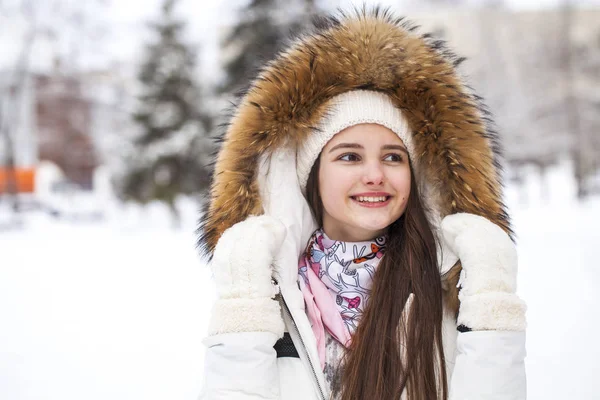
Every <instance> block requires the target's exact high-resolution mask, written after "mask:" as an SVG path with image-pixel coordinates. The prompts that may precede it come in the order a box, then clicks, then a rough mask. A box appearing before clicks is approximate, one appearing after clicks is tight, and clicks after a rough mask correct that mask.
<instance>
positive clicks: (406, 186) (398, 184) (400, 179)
mask: <svg viewBox="0 0 600 400" xmlns="http://www.w3.org/2000/svg"><path fill="white" fill-rule="evenodd" d="M411 184H412V182H411V179H410V170H409V169H407V170H406V171H403V173H401V174H396V175H395V176H394V177H393V181H392V185H393V186H394V189H395V190H396V193H398V194H399V196H400V198H401V199H402V201H403V202H406V201H407V200H408V196H409V194H410V185H411Z"/></svg>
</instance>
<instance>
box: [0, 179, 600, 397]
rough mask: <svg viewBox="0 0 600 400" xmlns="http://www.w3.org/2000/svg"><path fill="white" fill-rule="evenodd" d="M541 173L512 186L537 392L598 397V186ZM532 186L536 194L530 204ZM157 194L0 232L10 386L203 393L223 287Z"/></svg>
mask: <svg viewBox="0 0 600 400" xmlns="http://www.w3.org/2000/svg"><path fill="white" fill-rule="evenodd" d="M536 179H537V178H535V176H534V175H531V176H530V178H529V179H528V181H527V182H526V184H525V189H524V190H525V192H523V191H522V190H520V191H518V190H517V188H515V187H510V188H509V190H508V191H507V199H508V202H509V204H510V207H511V211H512V215H513V220H514V226H515V230H516V232H517V235H518V243H519V246H518V250H519V256H520V274H519V285H520V286H519V292H520V294H521V295H522V297H523V298H524V299H525V300H526V301H527V302H528V304H529V312H528V320H529V329H528V343H527V348H528V358H527V372H528V387H529V389H528V391H529V396H528V398H529V399H545V400H548V399H561V400H562V399H578V400H580V399H581V400H587V399H598V398H600V397H599V395H598V393H597V384H596V382H595V379H597V377H598V376H600V367H598V363H597V360H598V359H599V358H600V341H598V340H597V339H594V338H597V335H598V331H599V330H600V322H599V321H598V317H599V316H600V312H599V311H598V310H600V292H599V291H598V288H599V287H600V262H598V261H597V260H598V257H597V256H595V255H594V254H593V253H592V251H593V249H594V248H595V246H597V245H598V244H600V234H599V233H598V230H597V225H598V222H600V198H593V199H590V200H588V201H586V202H584V203H577V202H575V200H574V199H573V193H574V190H573V185H572V182H571V181H570V180H569V179H568V178H567V172H566V170H565V169H564V168H560V169H556V170H554V171H551V173H550V174H549V176H548V177H547V179H548V180H549V182H550V186H549V187H550V190H549V191H548V193H547V194H546V196H547V197H546V199H544V198H542V196H540V190H539V182H538V181H537V180H536ZM523 193H525V194H526V195H527V196H526V197H527V203H526V204H525V203H523V195H522V194H523ZM182 208H183V222H182V225H181V228H179V229H173V228H172V224H171V221H170V219H169V215H168V214H167V212H166V210H164V209H163V208H162V207H161V206H159V205H152V206H149V207H146V208H140V207H131V206H128V207H122V208H111V209H110V210H109V211H110V212H109V214H108V215H107V218H106V220H104V221H101V222H98V221H95V222H92V221H88V222H79V223H77V222H74V221H67V222H57V221H56V220H53V219H52V218H51V217H46V216H42V215H32V216H31V217H30V218H28V219H26V220H25V221H24V225H23V227H22V229H19V230H12V231H7V232H0V399H6V400H33V399H35V400H41V399H44V400H54V399H56V400H58V399H60V400H80V399H86V400H94V399H103V400H104V399H112V400H119V399H123V400H125V399H127V400H138V399H139V400H155V399H156V400H159V399H160V400H165V399H169V400H173V399H177V400H192V399H196V398H197V396H198V393H199V391H200V386H201V380H202V369H203V353H204V351H203V348H202V343H201V339H202V337H203V336H204V334H205V331H206V326H207V319H208V311H209V308H210V304H211V302H212V299H213V298H214V292H213V290H212V287H211V285H210V284H209V283H208V280H209V279H210V277H209V273H208V270H207V268H206V267H205V264H204V262H203V261H202V260H201V259H200V257H199V256H198V255H197V252H196V250H195V248H194V241H195V235H194V232H193V231H194V229H195V225H196V218H197V213H196V207H195V205H194V204H193V203H191V202H189V201H183V202H182Z"/></svg>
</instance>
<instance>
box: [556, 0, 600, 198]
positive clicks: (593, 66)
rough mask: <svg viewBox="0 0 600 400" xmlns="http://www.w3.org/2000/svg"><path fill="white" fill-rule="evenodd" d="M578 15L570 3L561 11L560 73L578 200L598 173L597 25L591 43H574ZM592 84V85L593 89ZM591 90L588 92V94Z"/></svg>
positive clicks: (599, 41) (599, 54) (599, 37)
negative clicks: (562, 77) (561, 73)
mask: <svg viewBox="0 0 600 400" xmlns="http://www.w3.org/2000/svg"><path fill="white" fill-rule="evenodd" d="M577 17H578V13H577V12H576V9H575V7H574V5H573V4H572V2H571V1H569V0H565V1H564V3H563V7H562V10H561V22H562V23H561V37H562V40H561V41H560V42H559V44H560V52H561V70H562V71H563V73H564V77H565V85H564V101H563V103H562V106H563V107H564V112H565V115H566V119H567V129H568V133H570V136H571V138H572V146H571V158H572V160H573V167H574V173H575V181H576V183H577V196H578V197H579V198H580V199H581V198H584V197H586V196H587V195H589V194H590V192H591V191H593V190H596V191H598V190H600V188H598V187H596V188H592V187H591V184H590V183H589V182H590V181H592V180H593V178H594V177H595V176H596V175H597V174H598V173H600V161H599V160H600V139H599V136H600V96H598V94H597V93H598V89H600V87H598V86H600V85H598V83H599V82H600V23H597V22H596V24H595V29H596V30H595V32H594V33H593V37H592V40H587V41H578V40H577V37H576V35H575V34H574V30H575V24H577V23H578V22H579V21H577ZM594 84H595V85H594ZM590 89H591V90H590Z"/></svg>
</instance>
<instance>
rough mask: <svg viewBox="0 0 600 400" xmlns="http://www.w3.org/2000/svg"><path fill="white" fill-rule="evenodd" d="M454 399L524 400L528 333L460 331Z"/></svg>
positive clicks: (454, 374) (453, 386)
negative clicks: (526, 335)
mask: <svg viewBox="0 0 600 400" xmlns="http://www.w3.org/2000/svg"><path fill="white" fill-rule="evenodd" d="M456 351H457V354H456V361H455V365H454V372H453V374H452V378H451V381H450V400H524V399H526V398H527V384H526V377H525V356H526V351H525V332H521V331H519V332H517V331H471V332H459V333H458V338H457V343H456Z"/></svg>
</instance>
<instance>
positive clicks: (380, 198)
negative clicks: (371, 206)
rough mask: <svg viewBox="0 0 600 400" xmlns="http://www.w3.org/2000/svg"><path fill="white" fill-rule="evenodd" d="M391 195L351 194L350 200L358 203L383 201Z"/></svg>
mask: <svg viewBox="0 0 600 400" xmlns="http://www.w3.org/2000/svg"><path fill="white" fill-rule="evenodd" d="M391 197H392V196H351V198H352V200H355V201H358V202H359V203H385V202H386V201H388V200H389V199H390V198H391Z"/></svg>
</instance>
